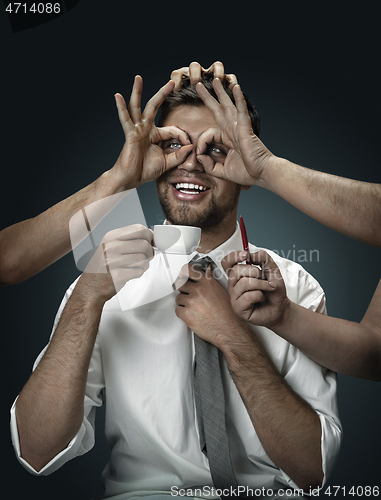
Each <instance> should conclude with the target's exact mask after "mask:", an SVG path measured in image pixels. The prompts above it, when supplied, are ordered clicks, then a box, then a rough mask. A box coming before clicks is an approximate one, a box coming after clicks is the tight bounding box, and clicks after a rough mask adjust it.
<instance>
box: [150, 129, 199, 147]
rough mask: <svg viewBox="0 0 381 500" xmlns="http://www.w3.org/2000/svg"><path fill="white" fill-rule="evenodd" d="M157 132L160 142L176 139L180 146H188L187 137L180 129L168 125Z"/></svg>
mask: <svg viewBox="0 0 381 500" xmlns="http://www.w3.org/2000/svg"><path fill="white" fill-rule="evenodd" d="M157 131H158V133H159V136H160V140H161V141H168V140H169V139H178V140H179V141H180V142H181V144H190V143H191V142H190V140H189V136H188V134H187V133H186V132H184V130H181V128H178V127H175V126H172V125H169V126H167V127H158V128H157Z"/></svg>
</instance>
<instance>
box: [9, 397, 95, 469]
mask: <svg viewBox="0 0 381 500" xmlns="http://www.w3.org/2000/svg"><path fill="white" fill-rule="evenodd" d="M17 399H18V397H17V398H16V400H15V402H14V403H13V405H12V408H11V422H10V426H11V437H12V444H13V447H14V449H15V453H16V457H17V459H18V461H19V462H20V463H21V465H22V466H23V467H25V469H26V470H27V471H28V472H30V473H31V474H34V475H35V476H47V475H49V474H51V473H53V472H55V471H56V470H57V469H59V468H60V467H61V466H62V465H63V464H64V463H66V462H68V461H69V460H71V459H72V458H74V457H75V456H78V455H82V453H84V451H83V452H81V451H80V447H81V443H82V439H83V436H84V435H85V433H86V424H85V423H82V425H81V427H80V429H79V431H78V433H77V435H76V436H75V437H74V438H73V439H72V440H71V441H70V443H69V444H68V445H67V447H66V448H65V449H64V450H62V451H61V452H60V453H58V455H56V456H55V457H54V458H52V460H50V462H49V463H48V464H46V465H45V466H44V467H43V468H42V469H41V470H40V471H36V470H35V469H34V468H33V467H32V466H31V465H30V464H29V463H28V462H27V461H26V460H24V459H23V458H22V456H21V453H20V441H19V433H18V428H17V420H16V401H17Z"/></svg>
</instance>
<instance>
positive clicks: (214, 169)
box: [196, 155, 227, 179]
mask: <svg viewBox="0 0 381 500" xmlns="http://www.w3.org/2000/svg"><path fill="white" fill-rule="evenodd" d="M196 158H197V161H198V162H199V163H201V165H202V166H203V168H204V170H205V172H206V173H207V174H210V175H213V176H214V177H218V178H219V179H227V177H226V175H225V171H224V165H223V163H220V162H218V163H215V162H214V161H213V160H212V158H211V157H210V156H209V155H197V157H196Z"/></svg>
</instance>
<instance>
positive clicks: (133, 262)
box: [107, 252, 150, 271]
mask: <svg viewBox="0 0 381 500" xmlns="http://www.w3.org/2000/svg"><path fill="white" fill-rule="evenodd" d="M149 261H150V259H147V255H145V254H144V253H128V254H123V255H120V254H119V255H112V256H110V255H109V252H107V265H108V268H109V270H110V271H112V270H113V269H122V268H133V267H140V268H142V269H144V271H146V270H147V269H148V268H149Z"/></svg>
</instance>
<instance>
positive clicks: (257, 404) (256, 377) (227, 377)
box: [12, 75, 341, 500]
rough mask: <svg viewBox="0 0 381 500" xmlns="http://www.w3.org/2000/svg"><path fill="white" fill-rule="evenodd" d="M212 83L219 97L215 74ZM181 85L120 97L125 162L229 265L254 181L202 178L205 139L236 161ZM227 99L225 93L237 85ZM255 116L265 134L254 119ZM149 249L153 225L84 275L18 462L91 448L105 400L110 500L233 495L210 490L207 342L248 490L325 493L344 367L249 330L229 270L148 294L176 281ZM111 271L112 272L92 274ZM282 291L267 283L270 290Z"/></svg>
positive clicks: (31, 394) (302, 287) (41, 374)
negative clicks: (149, 96) (201, 361)
mask: <svg viewBox="0 0 381 500" xmlns="http://www.w3.org/2000/svg"><path fill="white" fill-rule="evenodd" d="M203 82H204V85H205V86H206V87H207V89H208V91H209V92H211V93H213V87H212V77H211V76H210V75H209V77H207V76H205V77H204V79H203ZM173 85H174V84H173V82H172V83H171V84H167V86H166V87H163V89H162V91H161V92H160V93H159V97H158V98H157V99H156V100H155V102H154V103H152V102H150V103H149V104H148V105H147V107H146V109H145V111H144V112H143V114H141V113H140V95H141V91H142V80H141V78H139V77H137V78H136V79H135V84H134V88H133V92H132V95H131V100H130V105H129V110H128V111H127V108H126V106H125V103H124V100H123V98H122V97H121V96H119V95H118V96H117V103H118V110H119V116H120V119H121V123H122V126H123V128H124V131H125V134H126V144H125V147H124V149H123V151H122V153H121V155H120V159H119V161H120V164H123V165H125V166H126V165H128V168H129V169H130V170H131V171H132V172H134V173H135V174H134V175H135V180H136V183H137V184H139V183H140V182H142V178H143V181H144V180H146V179H147V178H153V177H154V176H156V177H158V178H157V191H158V196H159V199H160V202H161V204H162V207H163V210H164V213H165V215H166V217H167V222H168V223H169V224H179V225H180V224H181V225H196V226H199V227H201V229H202V235H201V241H200V245H199V248H198V252H199V253H200V254H208V256H209V257H210V258H211V259H212V262H213V263H214V264H213V265H214V266H216V267H217V268H218V269H220V271H221V270H222V267H221V260H222V258H223V257H225V256H227V255H228V254H230V253H231V252H232V251H233V250H240V249H241V250H242V241H241V237H240V233H239V230H238V228H237V223H236V214H237V204H238V199H239V193H240V190H241V189H246V186H243V185H237V184H236V183H234V182H231V181H228V180H223V179H218V178H215V177H213V176H211V175H209V174H207V173H206V172H205V170H204V167H203V165H202V163H200V161H199V160H198V157H197V154H196V153H197V148H198V147H199V144H200V142H201V141H202V140H204V139H205V138H206V137H207V136H210V134H212V135H213V137H214V139H213V140H211V141H207V144H208V145H207V152H206V155H207V156H208V157H209V158H211V159H213V160H214V161H216V162H222V161H224V162H227V164H229V162H230V163H231V162H232V161H234V151H232V150H231V149H230V148H229V145H226V144H225V143H223V142H222V141H221V140H219V134H220V133H221V131H219V130H218V125H217V123H216V122H215V120H214V118H213V115H212V113H211V112H210V111H209V109H208V108H207V107H206V106H204V105H203V103H202V101H201V99H200V98H199V96H198V95H197V92H196V91H195V88H194V86H192V85H190V82H189V81H188V82H183V86H182V89H181V90H179V91H176V92H174V94H173V95H172V96H169V97H168V94H169V92H170V91H171V90H172V89H173ZM224 92H226V98H227V99H229V97H228V93H230V95H231V92H230V91H229V88H228V85H227V84H226V83H225V90H224ZM224 98H225V94H224ZM163 102H164V105H163V109H164V112H163V117H162V121H163V123H161V125H163V127H162V128H161V127H160V128H157V127H155V125H154V121H153V119H154V116H155V114H156V111H157V109H158V106H159V105H160V104H162V103H163ZM251 115H252V117H251V118H252V126H253V128H254V130H256V131H257V130H258V127H257V117H256V114H255V112H254V111H253V112H252V113H251ZM158 134H159V135H158ZM158 137H160V138H161V147H159V146H158V142H159V141H158ZM203 154H204V157H205V151H204V152H203ZM171 155H172V156H171ZM168 158H172V160H173V158H176V159H177V163H176V165H174V164H173V163H172V164H171V165H170V166H169V167H168ZM173 162H174V160H173ZM171 167H172V168H171ZM148 171H149V172H150V174H149V175H147V172H148ZM143 172H145V174H144V175H143ZM144 176H146V177H145V178H144ZM151 243H152V237H151V234H150V232H149V230H148V229H147V228H144V227H142V226H132V227H129V228H123V229H121V230H117V231H114V232H112V233H111V234H108V235H106V237H105V238H104V240H103V244H102V245H101V246H100V247H99V248H98V250H97V252H96V254H95V256H94V258H93V260H92V262H91V263H90V267H89V269H88V270H87V271H88V272H85V273H84V274H83V275H82V276H81V277H80V278H79V279H78V281H77V283H76V284H73V285H72V286H71V287H70V289H69V290H68V292H67V294H66V297H65V299H64V301H63V303H62V305H61V307H60V310H59V313H58V315H57V319H56V322H55V327H54V333H53V335H52V338H51V342H50V344H49V346H48V347H47V349H46V350H45V352H44V353H43V354H42V355H41V356H40V357H39V359H38V364H37V367H36V369H35V371H34V373H33V375H32V376H31V378H30V379H29V381H28V382H27V384H26V385H25V387H24V389H23V390H22V392H21V394H20V396H19V398H18V400H17V402H16V405H15V406H14V408H13V409H12V431H13V440H14V444H15V448H16V451H17V454H18V456H19V457H20V461H21V462H22V463H23V464H24V465H25V466H26V467H27V468H28V469H29V470H31V471H32V472H34V473H39V474H47V473H50V472H53V471H54V470H56V469H57V468H58V467H60V466H61V465H62V464H63V463H64V462H66V461H67V460H69V459H70V458H73V457H74V456H77V455H81V454H83V453H85V452H86V451H88V450H89V449H90V448H91V447H92V446H93V444H94V433H93V428H92V427H93V424H94V410H95V407H96V406H100V405H101V404H102V402H103V401H104V396H105V397H106V398H107V406H106V434H107V437H108V439H109V442H110V446H111V447H112V452H111V460H110V464H109V465H108V466H107V467H106V469H105V471H104V474H103V481H104V484H105V489H106V492H105V498H113V499H114V500H121V499H125V498H130V497H133V496H152V495H157V494H167V495H168V494H170V493H171V492H172V493H173V491H175V492H176V491H179V490H182V491H184V490H185V491H186V492H187V493H186V494H187V496H189V494H192V495H193V496H202V495H203V494H204V495H205V496H209V497H216V496H217V495H218V494H219V495H222V496H224V495H226V496H230V495H234V493H231V492H227V493H223V492H219V493H218V492H217V493H216V490H214V492H213V495H210V491H209V490H205V488H213V484H214V483H213V481H214V478H213V480H212V476H211V471H210V468H212V466H211V463H212V457H211V456H210V454H209V451H210V450H209V447H208V445H207V450H206V452H207V454H208V456H207V457H206V455H205V454H203V452H202V451H201V447H200V441H201V434H202V432H201V430H202V429H201V426H200V423H199V421H198V419H199V410H198V408H197V403H196V408H195V397H194V393H195V392H202V389H203V384H201V386H199V387H198V388H197V389H194V387H193V370H194V364H195V365H196V367H197V366H198V363H197V360H196V361H195V358H194V349H195V346H196V344H197V343H198V340H197V339H203V340H205V341H207V343H209V344H207V345H211V346H216V347H218V349H219V351H220V361H221V372H222V373H221V375H222V383H223V394H224V397H225V400H226V401H225V403H226V407H225V410H224V409H223V410H222V413H224V414H225V412H226V430H227V432H228V437H229V444H230V456H231V462H232V466H233V469H234V474H235V478H236V482H237V484H238V485H239V486H242V487H245V488H251V489H252V491H254V489H256V490H258V489H263V494H264V495H266V492H267V493H268V492H269V491H270V490H271V492H272V493H274V494H276V492H277V491H279V492H280V490H282V489H286V488H302V489H304V490H305V491H306V492H309V491H310V489H314V488H316V487H319V486H320V485H321V484H322V483H323V482H324V481H325V480H326V477H327V474H329V473H330V471H331V470H332V467H333V465H334V462H335V460H336V457H337V453H338V450H339V446H340V440H341V428H340V423H339V420H338V414H337V402H336V380H335V376H334V374H333V373H332V372H329V371H328V370H326V369H324V368H322V367H321V366H319V365H317V364H316V363H314V362H313V361H311V360H310V359H309V358H307V357H306V356H305V355H303V354H302V353H301V352H300V351H298V350H297V349H295V348H293V347H292V346H291V345H290V344H288V343H287V342H285V341H284V340H283V339H281V338H279V337H277V336H276V335H275V334H273V333H272V332H271V331H270V330H267V329H266V328H261V327H253V328H251V327H249V326H248V325H247V323H246V322H245V321H243V320H242V319H240V318H239V317H238V316H237V315H236V313H235V312H234V311H233V309H232V307H231V305H230V299H229V296H228V294H227V293H226V291H225V290H224V287H226V285H227V283H226V275H222V276H220V277H219V278H218V279H219V282H218V281H217V280H216V279H214V272H213V269H212V268H211V267H208V268H207V269H206V272H205V273H204V272H199V271H198V270H197V269H194V267H193V266H192V265H190V266H189V267H188V268H186V269H184V270H183V274H182V275H181V276H180V279H182V280H183V281H182V283H183V284H182V285H181V284H180V285H178V286H179V291H180V293H177V292H173V293H171V294H169V295H166V296H164V297H163V296H161V298H159V299H158V300H155V301H153V302H148V303H147V301H146V300H145V298H146V296H147V293H150V290H151V289H152V288H156V289H160V287H161V285H162V284H163V283H165V279H166V275H165V272H164V271H165V270H164V269H163V266H162V261H161V259H160V258H159V256H155V257H154V258H152V257H153V251H152V246H151ZM245 255H246V254H245V252H241V253H240V258H241V259H242V260H243V259H244V258H245ZM104 258H105V260H104ZM277 263H278V265H279V266H280V268H281V270H282V273H284V279H285V282H286V284H287V287H288V293H289V295H290V297H291V298H292V300H294V301H295V302H297V303H299V304H301V305H303V306H304V307H309V308H311V309H312V310H316V311H318V312H324V310H325V305H324V302H325V301H324V293H323V291H322V289H321V288H320V286H319V284H318V283H317V282H316V281H315V280H314V279H313V278H312V277H311V276H309V275H308V274H307V273H306V272H305V271H304V270H303V269H302V268H301V267H300V266H299V265H297V264H295V263H293V262H290V261H286V260H285V259H281V258H278V261H277ZM102 266H103V268H104V267H106V271H107V272H103V273H97V272H94V270H95V271H97V270H99V269H101V268H102ZM103 270H104V269H103ZM184 274H185V276H189V280H187V281H185V278H184V277H183V275H184ZM136 278H139V279H136ZM184 281H185V283H184ZM114 283H115V286H114ZM125 283H126V285H125V286H123V285H124V284H125ZM221 285H222V286H221ZM115 288H116V289H118V290H120V291H119V293H118V294H117V295H115ZM271 289H272V286H271V283H269V282H267V281H266V280H263V290H271ZM128 300H130V301H132V300H134V301H135V303H137V304H140V306H139V307H135V308H133V309H129V310H125V311H121V308H120V302H121V301H122V302H123V301H124V302H126V301H128ZM192 332H194V336H193V334H192ZM196 340H197V342H196ZM196 400H197V395H196ZM16 417H17V424H16ZM205 429H206V427H205ZM205 434H206V430H205ZM208 439H209V438H208ZM205 440H206V441H207V443H208V440H207V436H206V435H205ZM209 466H210V468H209ZM214 486H215V487H216V488H217V486H216V485H215V484H214ZM208 491H209V494H208ZM245 491H247V490H245ZM249 494H250V493H249ZM253 494H254V493H251V495H253ZM280 494H281V493H280Z"/></svg>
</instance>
